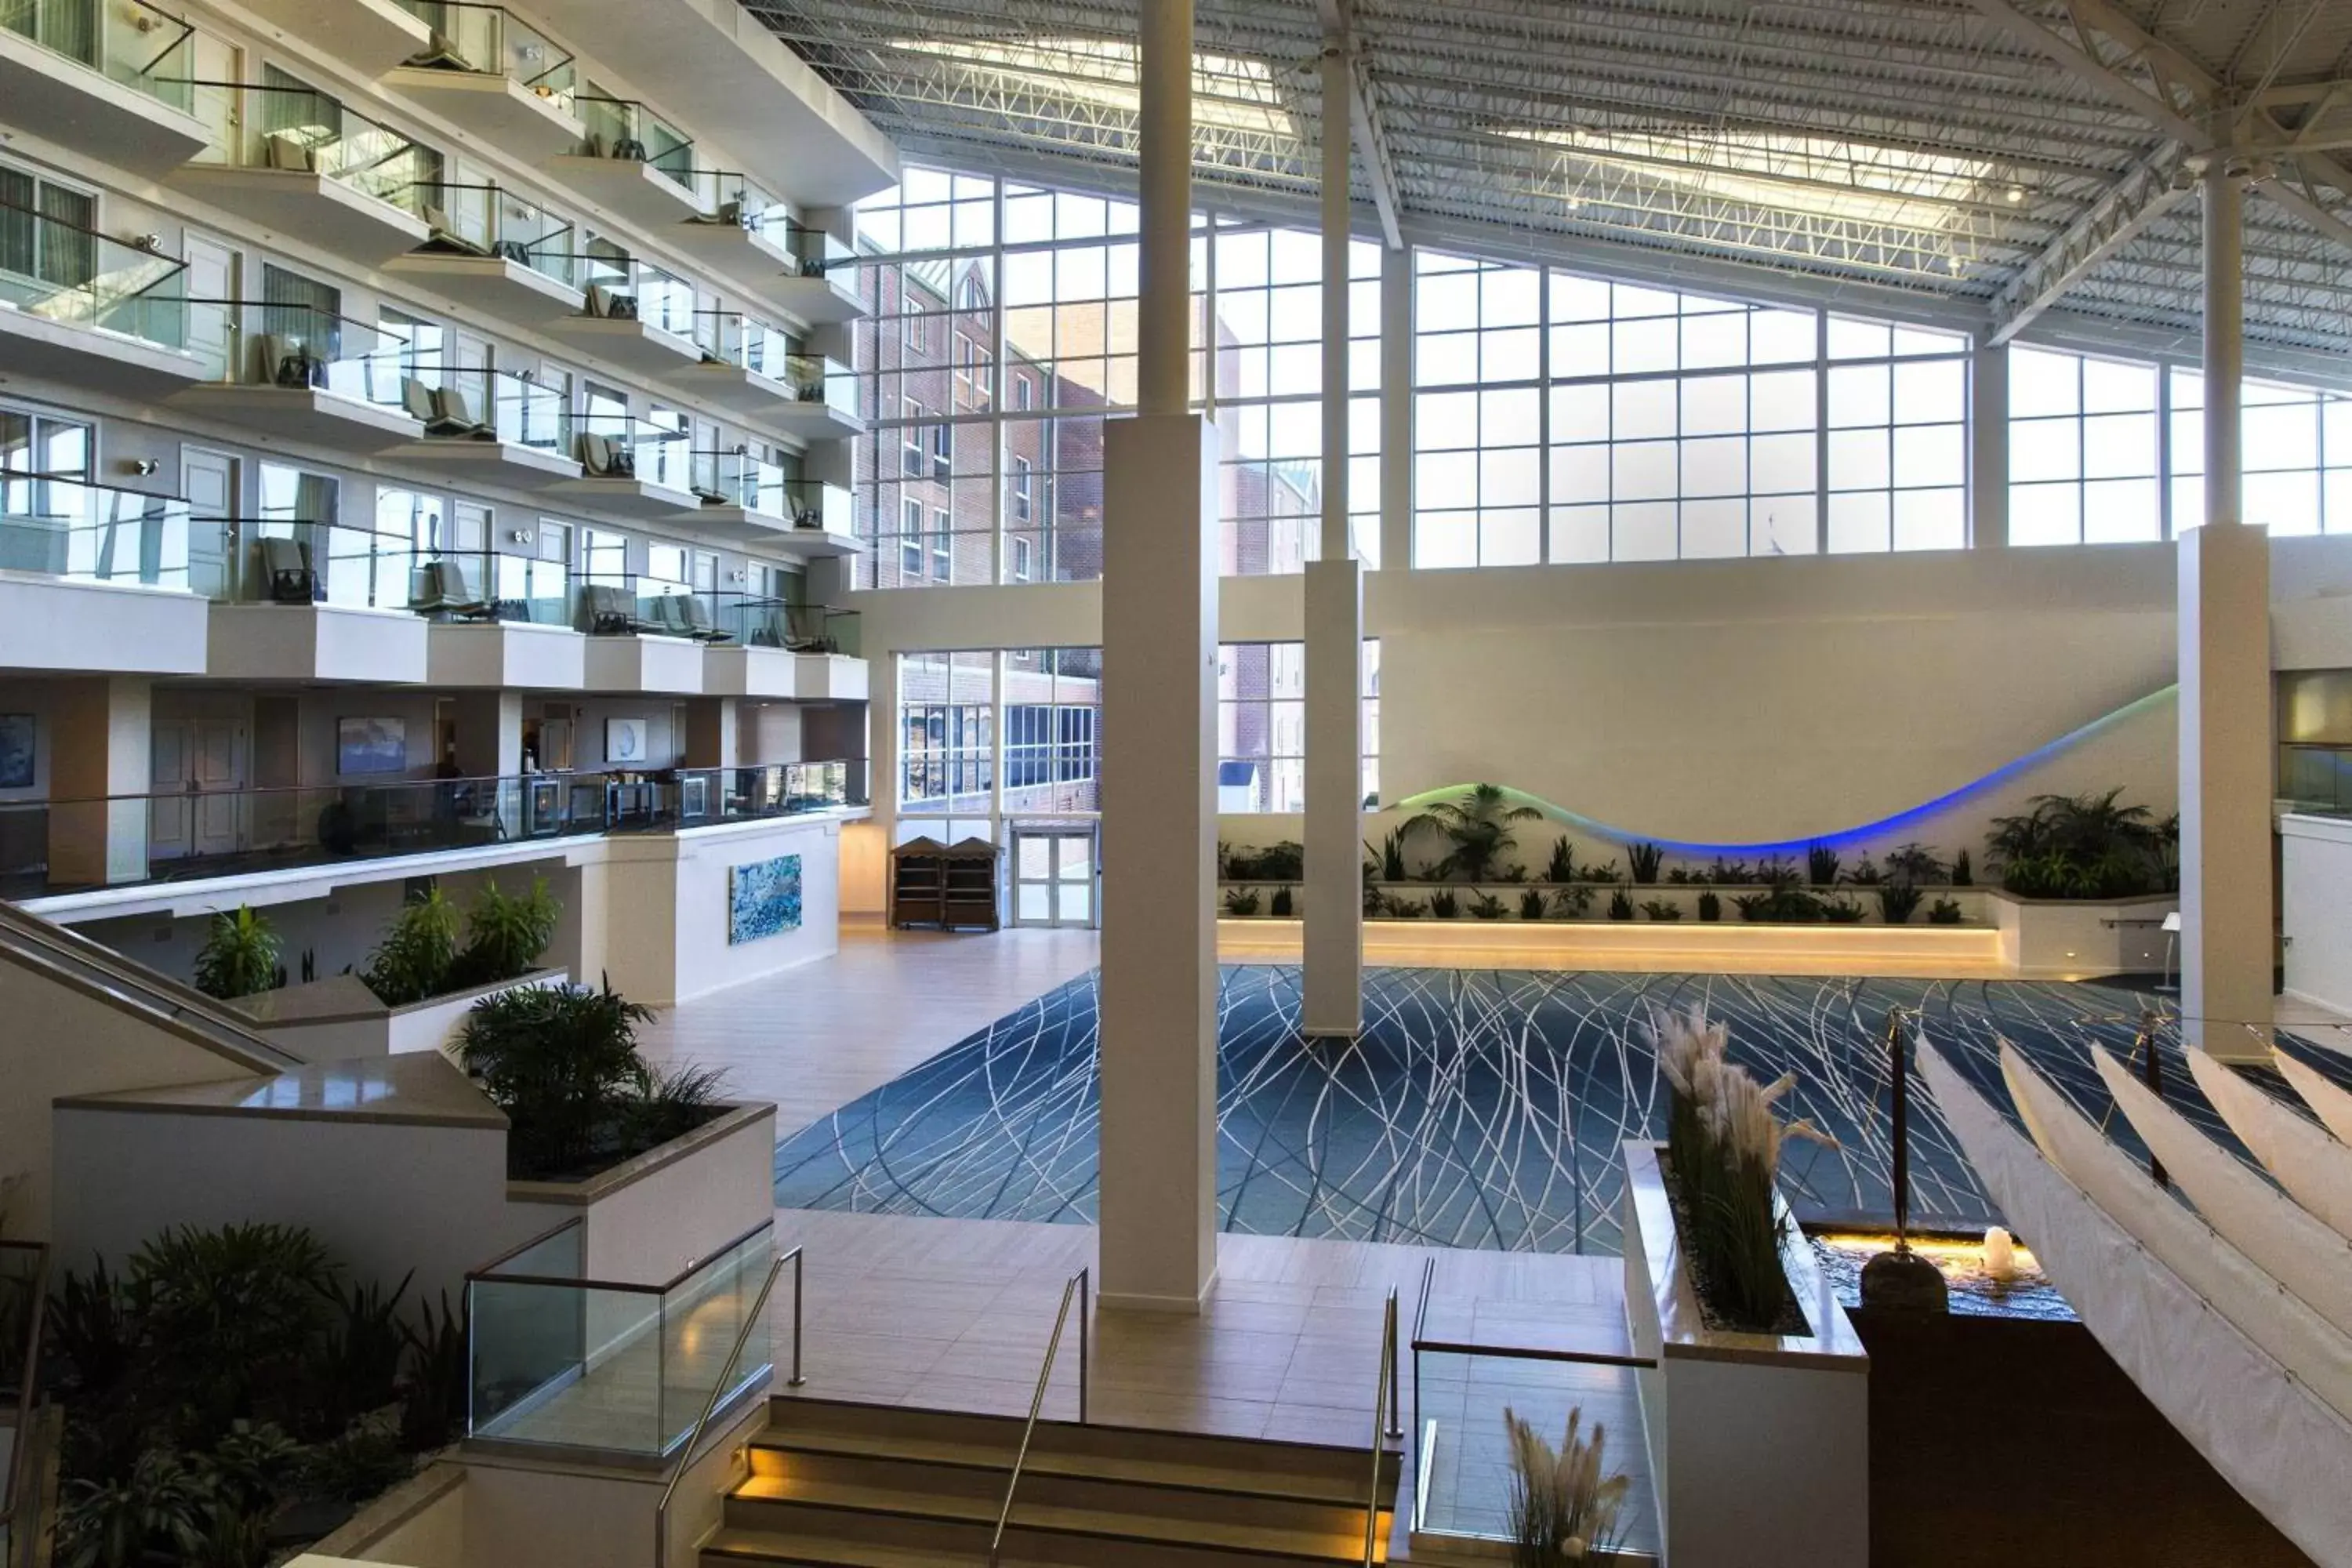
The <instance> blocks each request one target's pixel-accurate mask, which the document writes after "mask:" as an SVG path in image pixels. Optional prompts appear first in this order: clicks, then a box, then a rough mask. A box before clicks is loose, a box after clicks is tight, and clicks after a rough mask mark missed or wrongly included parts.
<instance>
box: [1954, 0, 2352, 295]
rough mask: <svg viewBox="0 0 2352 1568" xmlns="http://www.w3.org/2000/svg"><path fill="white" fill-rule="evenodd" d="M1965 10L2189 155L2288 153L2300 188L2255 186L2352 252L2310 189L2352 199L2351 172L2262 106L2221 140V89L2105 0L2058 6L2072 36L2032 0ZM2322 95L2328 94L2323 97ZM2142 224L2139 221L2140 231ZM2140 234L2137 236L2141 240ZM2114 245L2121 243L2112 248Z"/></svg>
mask: <svg viewBox="0 0 2352 1568" xmlns="http://www.w3.org/2000/svg"><path fill="white" fill-rule="evenodd" d="M1969 4H1970V5H1973V6H1975V7H1976V9H1977V10H1978V11H1979V12H1981V13H1982V14H1983V15H1984V16H1986V17H1987V18H1988V19H1990V20H1991V21H1993V22H1994V23H1996V24H1998V25H1999V26H2000V27H2001V28H2002V29H2003V30H2004V31H2006V32H2008V33H2009V34H2011V36H2012V37H2016V38H2018V39H2020V40H2021V41H2022V42H2025V43H2027V44H2030V45H2032V47H2035V48H2037V49H2039V50H2041V51H2042V53H2043V54H2044V55H2047V56H2048V57H2049V58H2051V59H2053V60H2054V61H2056V62H2057V63H2058V64H2059V65H2061V66H2063V67H2064V68H2066V70H2067V71H2069V72H2070V73H2071V74H2073V75H2074V77H2075V78H2076V79H2079V80H2081V81H2083V82H2084V83H2086V84H2088V85H2089V86H2091V87H2094V88H2095V89H2098V90H2099V91H2100V92H2101V93H2103V94H2105V96H2106V97H2107V98H2109V99H2110V100H2113V101H2115V102H2116V103H2119V104H2122V105H2124V106H2126V107H2127V108H2131V109H2134V110H2137V111H2138V112H2139V113H2141V114H2143V115H2145V116H2147V119H2148V120H2149V121H2151V122H2152V123H2154V124H2155V125H2156V126H2157V127H2158V128H2159V129H2160V130H2162V131H2164V132H2167V133H2168V134H2169V135H2170V136H2171V137H2172V138H2173V139H2174V140H2175V141H2177V142H2179V143H2180V144H2181V146H2182V148H2183V149H2184V150H2185V151H2186V152H2188V153H2212V152H2214V151H2216V150H2217V149H2221V148H2224V147H2225V146H2226V150H2227V151H2229V152H2231V153H2239V154H2242V155H2247V156H2252V157H2257V158H2259V157H2268V156H2273V155H2286V154H2292V155H2294V158H2295V162H2296V167H2297V169H2298V170H2299V171H2300V173H2301V174H2303V176H2304V179H2303V182H2302V184H2300V185H2296V184H2288V183H2286V182H2284V181H2282V180H2279V179H2275V178H2264V179H2261V180H2259V181H2258V183H2257V185H2256V188H2257V189H2259V190H2261V191H2262V192H2263V195H2267V196H2269V197H2270V199H2271V200H2273V201H2274V202H2276V203H2277V204H2278V205H2281V206H2283V207H2284V208H2285V209H2286V210H2287V211H2289V212H2291V213H2293V214H2294V215H2295V216H2297V217H2299V218H2301V219H2303V221H2304V222H2305V223H2307V224H2309V225H2310V226H2312V227H2313V228H2314V229H2316V230H2317V231H2318V232H2319V233H2321V234H2323V235H2326V237H2328V238H2330V239H2332V240H2335V241H2336V242H2337V243H2338V244H2340V245H2343V246H2345V247H2347V248H2352V221H2347V218H2345V217H2344V216H2341V215H2339V214H2338V213H2336V211H2334V210H2333V209H2332V208H2330V207H2328V206H2327V205H2326V204H2324V203H2323V202H2322V201H2321V200H2320V199H2319V197H2318V195H2317V193H2316V192H2315V190H2314V189H2313V188H2312V186H2313V184H2315V182H2325V183H2326V184H2330V185H2333V186H2334V187H2335V188H2336V189H2337V190H2338V191H2342V192H2345V193H2347V194H2348V195H2352V172H2347V170H2346V169H2345V167H2344V165H2343V164H2341V163H2337V162H2336V160H2334V159H2333V158H2329V157H2326V156H2324V155H2323V154H2322V153H2318V152H2316V151H2314V150H2313V149H2312V148H2310V147H2308V146H2305V147H2302V148H2297V147H2296V146H2294V132H2290V131H2288V130H2286V129H2284V127H2282V126H2281V125H2280V124H2279V122H2278V121H2276V120H2275V119H2273V117H2272V115H2271V113H2270V111H2269V110H2268V109H2267V108H2266V107H2264V106H2263V105H2262V104H2261V103H2259V102H2257V103H2253V104H2242V105H2238V106H2235V108H2234V110H2233V112H2234V113H2235V114H2236V115H2237V116H2238V123H2237V125H2236V126H2234V127H2229V128H2225V129H2226V130H2227V131H2228V132H2229V133H2228V134H2227V135H2221V134H2217V133H2216V132H2215V130H2214V127H2213V124H2212V119H2213V110H2215V109H2217V108H2219V107H2221V105H2222V104H2223V102H2224V95H2223V93H2222V91H2221V82H2220V81H2219V80H2218V79H2215V78H2214V76H2213V75H2212V73H2211V72H2210V71H2208V70H2206V69H2205V68H2202V67H2201V66H2200V65H2198V64H2197V62H2196V61H2194V60H2192V59H2190V58H2189V57H2188V56H2186V55H2184V54H2182V53H2181V52H2180V51H2179V50H2178V49H2175V48H2174V47H2172V46H2171V45H2169V44H2167V43H2165V42H2163V41H2162V40H2160V39H2158V38H2157V37H2154V36H2153V35H2151V34H2149V33H2148V32H2147V31H2146V30H2145V29H2143V28H2142V27H2141V26H2140V25H2139V24H2138V23H2137V22H2135V21H2133V20H2132V19H2131V18H2130V17H2129V16H2125V15H2124V14H2123V13H2121V12H2120V11H2117V10H2116V8H2115V7H2114V6H2113V5H2109V4H2108V3H2107V0H2063V10H2064V12H2065V14H2066V17H2067V20H2068V22H2069V23H2071V24H2072V26H2073V27H2074V37H2068V36H2067V35H2066V34H2065V33H2064V32H2062V31H2061V30H2059V29H2058V28H2056V27H2053V26H2051V25H2050V24H2049V23H2048V22H2047V21H2046V20H2044V19H2043V16H2044V13H2045V12H2046V7H2043V8H2042V9H2041V10H2030V9H2028V8H2027V6H2028V5H2032V0H2027V5H2020V4H2018V0H1969ZM2103 42H2104V43H2105V45H2106V46H2108V48H2107V49H2105V50H2103V49H2102V48H2101V47H2100V46H2101V44H2102V43H2103ZM2322 96H2323V98H2324V97H2325V95H2324V94H2323V95H2322ZM2330 140H2331V141H2332V140H2333V139H2332V138H2330ZM2160 151H2161V150H2159V152H2160ZM2135 172H2136V173H2137V170H2136V171H2135ZM2136 188H2137V187H2136V186H2135V185H2134V182H2133V180H2132V177H2131V176H2129V175H2127V176H2126V179H2125V180H2124V181H2123V182H2120V183H2119V184H2117V186H2116V189H2115V190H2113V191H2110V192H2108V193H2107V195H2105V196H2103V197H2101V198H2100V201H2099V202H2098V204H2097V205H2095V206H2094V207H2093V208H2092V209H2091V211H2090V212H2088V213H2086V214H2084V218H2085V219H2088V218H2092V217H2099V218H2101V219H2102V220H2103V221H2113V220H2114V219H2115V218H2116V216H2117V209H2119V208H2123V207H2126V206H2128V205H2129V204H2130V202H2131V201H2132V200H2134V199H2135V195H2134V191H2135V190H2136ZM2145 227H2146V224H2145V222H2143V223H2141V224H2140V225H2139V226H2138V228H2145ZM2138 228H2136V229H2135V230H2133V232H2135V233H2137V231H2138ZM2073 234H2074V229H2072V228H2070V229H2069V230H2068V231H2067V234H2066V235H2062V236H2060V237H2059V238H2058V239H2057V240H2055V241H2053V242H2052V246H2051V247H2050V249H2048V250H2045V251H2044V253H2043V255H2042V258H2037V261H2036V263H2035V264H2034V265H2035V266H2040V265H2042V263H2044V262H2051V261H2059V262H2063V257H2060V256H2058V255H2057V254H2056V253H2057V252H2058V250H2059V247H2062V246H2063V245H2064V244H2065V242H2066V240H2067V238H2068V237H2069V236H2072V235H2073ZM2129 237H2130V236H2129V235H2128V234H2127V235H2126V236H2125V238H2126V239H2127V238H2129ZM2120 243H2121V242H2120V241H2118V242H2117V244H2118V245H2119V244H2120ZM2115 249H2116V246H2113V245H2111V246H2109V247H2107V254H2112V253H2113V251H2114V250H2115ZM2031 269H2032V268H2029V270H2031ZM2084 270H2087V268H2074V277H2075V278H2079V277H2080V276H2081V275H2082V273H2083V272H2084ZM2069 281H2070V282H2071V281H2072V279H2069ZM2056 297H2057V296H2056V295H2054V294H2053V295H2052V296H2051V297H2050V300H2055V299H2056ZM2050 300H2044V301H2043V302H2042V309H2047V308H2048V304H2049V302H2050ZM1995 324H1996V331H1998V330H2000V324H2001V323H2000V318H1999V316H1998V314H1997V315H1996V321H1995ZM2010 330H2011V331H2014V330H2015V329H2014V328H2011V329H2010Z"/></svg>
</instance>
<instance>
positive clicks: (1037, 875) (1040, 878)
mask: <svg viewBox="0 0 2352 1568" xmlns="http://www.w3.org/2000/svg"><path fill="white" fill-rule="evenodd" d="M1096 881H1097V866H1096V856H1095V827H1094V825H1093V824H1092V823H1087V824H1084V825H1072V824H1064V825H1057V826H1051V827H1045V826H1034V825H1022V826H1015V827H1014V828H1013V924H1014V925H1023V926H1081V927H1088V928H1091V927H1092V926H1094V925H1095V924H1096V923H1097V919H1098V916H1097V909H1098V908H1099V906H1100V903H1101V900H1100V899H1099V897H1098V896H1097V892H1098V889H1097V887H1096Z"/></svg>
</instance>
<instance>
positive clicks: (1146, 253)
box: [1136, 0, 1192, 416]
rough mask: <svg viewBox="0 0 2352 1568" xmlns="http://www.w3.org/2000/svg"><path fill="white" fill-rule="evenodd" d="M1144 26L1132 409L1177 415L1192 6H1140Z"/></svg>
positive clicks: (1187, 239) (1186, 384)
mask: <svg viewBox="0 0 2352 1568" xmlns="http://www.w3.org/2000/svg"><path fill="white" fill-rule="evenodd" d="M1142 24H1143V25H1142V37H1141V46H1142V52H1141V56H1140V58H1139V60H1138V62H1137V74H1138V76H1139V79H1140V80H1139V87H1140V89H1141V104H1140V112H1139V115H1138V117H1137V132H1138V149H1137V150H1138V153H1139V162H1140V163H1141V174H1142V179H1141V193H1140V194H1141V195H1142V198H1143V202H1142V205H1143V215H1142V229H1143V241H1142V253H1141V258H1140V268H1141V269H1140V276H1139V289H1138V294H1139V299H1138V300H1137V304H1136V313H1137V322H1136V380H1137V391H1138V394H1139V396H1138V398H1137V406H1138V411H1139V413H1142V414H1144V415H1147V416H1149V415H1154V414H1181V413H1183V412H1184V411H1185V409H1186V408H1188V407H1189V406H1191V404H1192V369H1191V364H1192V341H1191V319H1192V0H1143V18H1142Z"/></svg>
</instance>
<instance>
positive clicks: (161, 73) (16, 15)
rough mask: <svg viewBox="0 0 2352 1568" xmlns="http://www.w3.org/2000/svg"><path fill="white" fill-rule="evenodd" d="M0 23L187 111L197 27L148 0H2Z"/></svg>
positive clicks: (182, 110)
mask: <svg viewBox="0 0 2352 1568" xmlns="http://www.w3.org/2000/svg"><path fill="white" fill-rule="evenodd" d="M0 27H5V28H6V29H7V30H8V31H9V32H12V33H15V34H16V35H17V36H18V37H26V38H30V39H31V40H32V41H33V42H35V43H37V44H38V45H40V46H41V47H43V48H45V49H50V50H53V51H55V52H56V53H58V54H60V55H63V56H64V57H65V58H68V59H69V60H71V61H73V62H74V63H75V64H77V65H82V66H88V67H89V68H90V69H92V70H94V71H99V72H100V73H102V74H103V75H104V76H105V77H106V78H107V79H108V80H110V81H117V82H120V83H121V84H122V85H123V86H125V87H128V88H131V89H134V90H136V91H139V92H142V93H144V94H145V95H146V96H148V97H149V98H152V99H153V100H156V101H157V102H158V103H162V104H164V105H166V106H167V107H169V108H173V109H176V110H180V111H181V112H182V113H183V114H184V113H187V112H188V111H189V110H190V107H191V103H192V94H191V88H192V86H193V84H192V83H191V82H190V81H189V80H188V68H189V58H190V51H191V47H192V46H191V43H190V40H191V39H193V38H194V37H195V33H196V30H195V29H194V27H192V26H189V25H188V24H187V23H185V22H183V21H181V20H180V19H179V18H178V17H176V16H165V15H164V14H163V12H161V11H158V10H157V9H155V7H154V6H152V5H148V4H146V0H108V3H107V4H104V5H100V4H98V3H97V0H5V4H0Z"/></svg>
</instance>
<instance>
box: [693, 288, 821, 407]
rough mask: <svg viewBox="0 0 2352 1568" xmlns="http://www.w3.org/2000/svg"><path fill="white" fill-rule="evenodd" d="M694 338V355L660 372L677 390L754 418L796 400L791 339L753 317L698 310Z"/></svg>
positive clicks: (695, 316) (726, 312) (798, 389)
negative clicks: (695, 353)
mask: <svg viewBox="0 0 2352 1568" xmlns="http://www.w3.org/2000/svg"><path fill="white" fill-rule="evenodd" d="M694 339H695V342H696V343H697V345H698V350H699V353H698V358H697V359H696V360H695V361H693V362H689V363H685V364H680V365H674V366H671V367H668V368H667V369H666V370H665V371H663V372H661V373H660V374H661V379H662V380H664V381H665V382H667V383H668V384H670V385H672V386H675V387H677V389H678V390H679V391H681V392H685V393H688V394H690V395H693V396H696V397H699V398H702V399H704V400H705V401H707V402H710V403H715V404H717V405H719V406H720V407H722V408H728V409H731V410H733V411H734V412H736V413H738V414H742V415H747V416H751V417H753V418H759V417H761V416H765V415H767V414H768V413H769V412H770V411H772V410H773V409H775V408H778V407H780V406H782V405H787V404H792V403H796V402H798V401H799V400H800V388H799V387H798V385H796V384H794V382H793V358H794V356H793V351H792V340H791V339H790V338H788V337H786V336H785V335H784V334H783V333H782V331H778V330H777V329H775V328H774V327H772V326H770V325H768V324H767V323H766V322H765V321H761V320H760V319H759V318H758V317H756V316H746V315H744V314H742V313H741V312H740V311H737V310H698V311H696V312H695V315H694Z"/></svg>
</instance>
